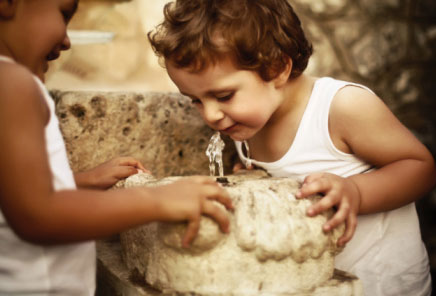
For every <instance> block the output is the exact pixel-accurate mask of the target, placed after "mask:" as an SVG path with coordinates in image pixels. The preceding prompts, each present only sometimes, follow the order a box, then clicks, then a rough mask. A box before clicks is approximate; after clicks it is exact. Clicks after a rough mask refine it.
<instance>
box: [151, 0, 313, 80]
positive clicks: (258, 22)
mask: <svg viewBox="0 0 436 296" xmlns="http://www.w3.org/2000/svg"><path fill="white" fill-rule="evenodd" d="M164 15H165V20H164V21H163V22H162V23H161V24H160V25H159V26H158V27H157V28H156V29H155V30H154V31H150V32H149V33H148V39H149V40H150V43H151V45H152V47H153V50H154V51H155V53H156V54H157V55H158V56H159V57H160V58H164V59H166V60H169V61H171V63H173V64H174V65H175V66H176V67H179V68H189V69H191V70H195V71H201V70H203V69H204V68H205V67H206V66H208V65H209V64H210V63H212V64H214V63H216V62H217V61H218V60H219V59H221V58H224V57H230V58H231V59H232V61H233V62H234V64H235V65H236V67H238V68H240V69H244V70H251V71H256V72H257V73H258V74H259V75H260V77H261V78H262V79H263V80H264V81H270V80H271V79H274V78H275V77H277V76H278V75H279V74H280V73H281V72H282V71H283V70H284V69H285V67H286V65H287V59H288V58H291V59H292V72H291V74H290V77H291V78H294V77H297V76H299V75H300V74H301V73H302V72H303V71H304V70H305V69H306V67H307V63H308V60H309V57H310V56H311V54H312V45H311V44H310V43H309V41H308V40H307V39H306V37H305V35H304V32H303V30H302V28H301V23H300V20H299V19H298V17H297V15H296V14H295V12H294V10H293V9H292V7H291V6H290V4H289V3H288V2H287V1H286V0H177V1H175V2H171V3H168V4H166V5H165V8H164Z"/></svg>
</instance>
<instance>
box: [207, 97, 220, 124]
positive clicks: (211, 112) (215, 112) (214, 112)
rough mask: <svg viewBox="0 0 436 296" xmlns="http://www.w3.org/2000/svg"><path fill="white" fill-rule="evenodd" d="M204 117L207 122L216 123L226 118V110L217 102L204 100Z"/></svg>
mask: <svg viewBox="0 0 436 296" xmlns="http://www.w3.org/2000/svg"><path fill="white" fill-rule="evenodd" d="M203 118H204V120H205V121H207V122H210V123H215V122H217V121H219V120H221V119H223V118H224V112H223V111H222V110H221V108H220V107H219V104H217V102H214V101H210V102H203Z"/></svg>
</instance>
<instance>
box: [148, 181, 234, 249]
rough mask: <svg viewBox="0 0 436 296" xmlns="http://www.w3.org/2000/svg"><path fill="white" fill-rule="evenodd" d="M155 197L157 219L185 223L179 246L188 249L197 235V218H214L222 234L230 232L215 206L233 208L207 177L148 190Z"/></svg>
mask: <svg viewBox="0 0 436 296" xmlns="http://www.w3.org/2000/svg"><path fill="white" fill-rule="evenodd" d="M151 189H152V190H153V191H155V192H153V193H152V194H153V196H155V197H156V198H158V210H157V211H158V220H161V221H187V222H188V227H187V229H186V233H185V236H184V237H183V240H182V245H183V246H184V247H188V246H189V244H190V243H191V242H192V240H193V239H194V238H195V236H196V235H197V233H198V230H199V228H200V218H201V216H202V215H207V216H209V217H211V218H212V219H214V220H215V221H216V222H217V223H218V224H219V227H220V229H221V231H223V232H229V226H230V221H229V218H228V217H227V214H226V212H225V210H224V209H223V208H221V207H219V206H218V205H217V204H215V202H214V201H217V202H220V203H221V204H223V205H224V206H225V207H226V208H227V209H233V206H232V201H231V199H230V197H229V195H228V193H227V192H226V191H225V190H224V189H223V188H222V187H221V186H219V185H218V184H217V183H216V182H215V181H214V180H213V179H211V178H209V177H200V176H197V177H191V178H186V179H183V180H179V181H176V182H174V183H172V184H169V185H164V186H160V187H154V188H151Z"/></svg>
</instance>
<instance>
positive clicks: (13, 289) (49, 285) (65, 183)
mask: <svg viewBox="0 0 436 296" xmlns="http://www.w3.org/2000/svg"><path fill="white" fill-rule="evenodd" d="M0 62H12V63H14V61H13V60H12V59H10V58H8V57H5V56H0ZM34 78H35V83H36V84H37V85H38V87H39V89H40V91H41V94H42V96H43V97H44V99H45V101H46V103H47V105H48V108H49V110H50V120H49V122H48V124H47V126H46V127H45V142H46V149H47V154H48V159H49V163H50V169H51V172H52V178H53V186H54V188H55V190H57V191H58V190H63V189H75V188H76V184H75V181H74V176H73V172H72V171H71V168H70V165H69V162H68V158H67V151H66V148H65V143H64V140H63V137H62V134H61V131H60V129H59V122H58V119H57V117H56V114H55V104H54V101H53V99H52V98H51V97H50V95H49V93H48V91H47V89H46V88H45V86H44V84H43V83H42V82H41V80H40V79H39V78H38V77H36V76H34ZM23 186H25V184H23ZM95 276H96V251H95V243H94V242H93V241H91V242H84V243H75V244H64V245H59V246H39V245H35V244H30V243H28V242H25V241H23V240H22V239H20V238H19V237H18V236H17V235H15V233H14V232H13V231H12V229H11V228H10V227H9V225H8V223H7V221H6V220H5V218H4V216H3V214H2V212H1V210H0V295H28V294H31V295H94V291H95Z"/></svg>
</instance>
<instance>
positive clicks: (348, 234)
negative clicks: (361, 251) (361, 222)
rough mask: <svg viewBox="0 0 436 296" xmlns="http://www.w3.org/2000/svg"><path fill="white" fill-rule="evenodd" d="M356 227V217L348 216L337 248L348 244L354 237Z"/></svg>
mask: <svg viewBox="0 0 436 296" xmlns="http://www.w3.org/2000/svg"><path fill="white" fill-rule="evenodd" d="M356 227H357V217H356V215H349V216H348V219H347V223H346V227H345V232H344V234H343V235H342V236H341V237H340V238H339V239H338V246H339V247H343V246H345V244H346V243H348V242H349V241H350V240H351V238H352V237H353V235H354V232H355V231H356Z"/></svg>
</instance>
